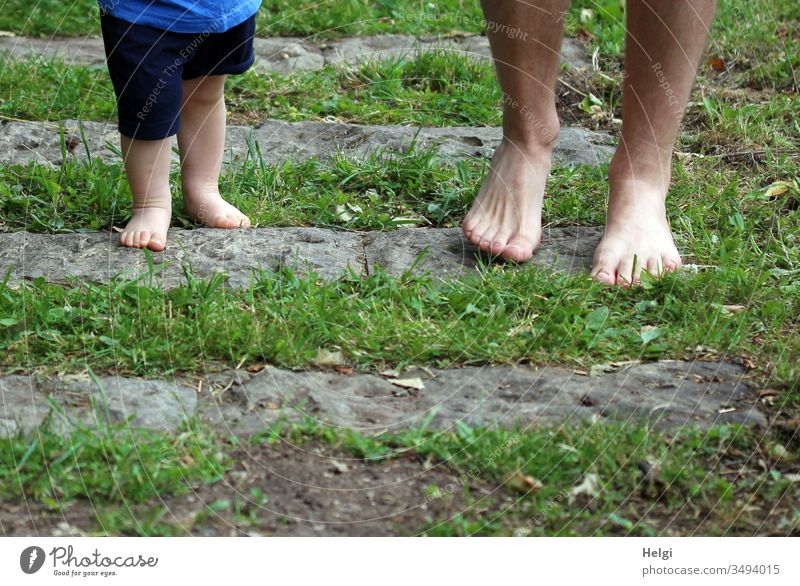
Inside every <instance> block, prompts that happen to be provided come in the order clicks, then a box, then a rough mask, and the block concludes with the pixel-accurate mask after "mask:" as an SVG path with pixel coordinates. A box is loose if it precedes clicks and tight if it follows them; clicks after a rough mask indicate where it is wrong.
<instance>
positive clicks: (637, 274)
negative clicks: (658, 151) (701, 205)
mask: <svg viewBox="0 0 800 586" xmlns="http://www.w3.org/2000/svg"><path fill="white" fill-rule="evenodd" d="M642 175H644V174H640V175H639V176H638V177H634V176H633V173H632V172H631V171H630V169H629V168H628V169H624V170H623V171H619V170H618V169H617V168H615V165H614V163H612V165H611V169H610V171H609V179H610V184H611V195H610V197H609V203H608V219H607V223H606V229H605V233H604V234H603V238H602V239H601V241H600V244H598V246H597V249H596V250H595V253H594V261H593V262H592V276H593V277H594V279H595V280H596V281H599V282H601V283H606V284H608V285H614V284H616V285H622V286H630V285H632V284H638V283H641V273H642V271H647V272H648V273H650V274H651V275H653V276H654V277H660V276H661V275H662V274H663V273H664V272H668V271H674V270H677V269H678V268H680V266H681V257H680V254H678V249H677V248H676V247H675V241H674V240H673V238H672V232H671V231H670V227H669V223H668V221H667V213H666V205H665V201H666V194H667V189H668V186H669V180H667V181H662V180H660V179H656V180H647V179H644V178H643V177H642ZM655 176H659V175H658V174H656V175H655ZM661 176H663V175H661Z"/></svg>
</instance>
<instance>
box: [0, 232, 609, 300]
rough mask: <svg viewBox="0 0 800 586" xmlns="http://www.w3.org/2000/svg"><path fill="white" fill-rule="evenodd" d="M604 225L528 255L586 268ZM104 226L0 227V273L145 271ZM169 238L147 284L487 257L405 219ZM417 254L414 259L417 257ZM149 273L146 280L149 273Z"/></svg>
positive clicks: (460, 271) (451, 271) (552, 238)
mask: <svg viewBox="0 0 800 586" xmlns="http://www.w3.org/2000/svg"><path fill="white" fill-rule="evenodd" d="M601 233H602V230H601V229H600V228H595V227H569V228H550V229H547V230H545V236H544V241H543V243H542V245H541V246H540V247H539V249H538V250H537V252H536V254H535V255H534V257H533V259H532V260H531V261H530V262H531V263H532V264H534V265H536V266H539V267H543V268H547V269H553V270H558V271H569V272H577V271H580V270H583V269H585V268H587V267H588V265H589V262H590V261H591V255H592V252H593V250H594V247H595V246H596V244H597V242H598V240H599V238H600V236H601ZM118 238H119V236H118V235H117V234H116V233H111V232H94V233H82V234H33V233H29V232H8V233H5V234H3V233H0V274H2V275H5V274H6V272H7V271H8V270H11V276H10V279H9V283H10V284H11V285H12V286H13V285H14V284H15V283H19V282H20V281H22V280H26V279H36V278H39V277H43V278H44V279H46V280H47V281H50V282H54V283H66V282H69V281H70V280H79V281H89V282H96V283H108V282H110V281H112V280H114V278H115V277H121V278H124V279H132V278H137V277H139V276H141V275H146V274H147V273H148V266H147V259H146V257H145V255H144V253H143V252H142V251H140V250H135V249H130V248H123V247H120V246H119V244H118ZM169 242H170V244H169V246H168V248H167V250H166V251H165V252H163V253H154V254H153V259H154V261H155V262H156V263H158V265H159V266H158V268H157V274H156V275H155V277H154V279H155V280H154V281H153V284H155V285H157V286H160V287H163V288H167V289H170V288H174V287H177V286H180V285H181V284H185V283H186V281H185V277H184V271H183V268H184V267H185V266H188V267H190V268H191V270H192V273H193V274H194V275H195V276H197V277H203V278H207V277H210V276H211V275H213V274H214V273H225V274H226V275H227V284H228V286H230V287H247V286H248V285H249V284H250V282H251V278H252V275H253V272H254V271H259V270H260V269H263V270H276V269H279V268H281V267H289V268H291V269H293V270H294V271H296V272H297V273H299V274H307V273H309V272H314V273H316V274H318V275H319V276H320V277H321V278H323V279H327V280H333V279H337V278H339V277H341V276H343V275H344V274H345V273H347V272H348V271H353V272H355V273H356V274H359V275H365V274H373V273H374V272H375V270H376V267H378V266H380V267H382V268H383V270H384V271H386V272H387V273H389V274H390V275H393V276H399V275H401V274H403V273H404V272H406V271H408V270H410V269H412V267H414V268H415V271H416V272H423V271H424V272H428V273H431V274H433V275H436V276H438V277H443V278H456V277H459V276H462V275H467V274H470V273H473V272H474V271H475V269H476V267H478V266H479V264H480V263H481V262H490V261H489V259H488V258H486V257H482V256H480V255H479V252H480V251H478V250H477V249H476V248H475V247H474V246H472V244H470V243H468V242H467V241H466V240H464V238H463V236H462V233H461V230H460V229H458V228H442V229H436V228H405V229H400V230H395V231H392V232H343V231H336V230H327V229H323V228H253V229H249V230H212V229H197V230H180V229H172V230H170V236H169ZM418 258H419V259H420V262H417V259H418ZM147 281H148V282H150V279H149V277H148V278H147Z"/></svg>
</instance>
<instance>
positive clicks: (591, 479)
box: [568, 474, 600, 503]
mask: <svg viewBox="0 0 800 586" xmlns="http://www.w3.org/2000/svg"><path fill="white" fill-rule="evenodd" d="M599 494H600V477H599V476H598V475H597V474H586V475H585V476H584V477H583V481H582V482H581V483H580V484H579V485H577V486H575V487H573V488H572V489H571V490H570V491H569V497H568V501H569V502H570V503H571V502H573V501H574V500H575V499H576V498H577V497H579V496H588V497H590V498H594V497H596V496H597V495H599Z"/></svg>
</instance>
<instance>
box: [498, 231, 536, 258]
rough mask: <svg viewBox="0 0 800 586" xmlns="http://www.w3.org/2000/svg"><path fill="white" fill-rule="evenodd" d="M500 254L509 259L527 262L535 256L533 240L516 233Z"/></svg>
mask: <svg viewBox="0 0 800 586" xmlns="http://www.w3.org/2000/svg"><path fill="white" fill-rule="evenodd" d="M500 254H501V255H502V256H503V258H507V259H508V260H513V261H515V262H525V261H526V260H528V259H529V258H531V257H532V256H533V242H531V241H530V240H528V239H527V238H525V237H524V236H520V235H516V236H514V237H513V238H511V239H510V240H509V241H508V244H506V247H505V248H504V249H503V251H502V252H501V253H500Z"/></svg>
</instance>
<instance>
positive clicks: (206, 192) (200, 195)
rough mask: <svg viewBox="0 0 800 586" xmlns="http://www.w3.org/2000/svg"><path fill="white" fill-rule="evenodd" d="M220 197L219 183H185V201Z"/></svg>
mask: <svg viewBox="0 0 800 586" xmlns="http://www.w3.org/2000/svg"><path fill="white" fill-rule="evenodd" d="M216 196H219V183H218V182H217V181H186V180H184V181H183V197H184V199H204V198H207V197H216Z"/></svg>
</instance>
